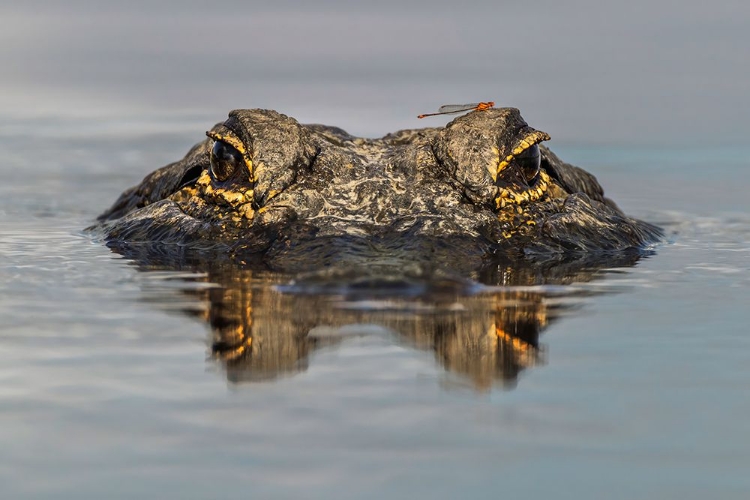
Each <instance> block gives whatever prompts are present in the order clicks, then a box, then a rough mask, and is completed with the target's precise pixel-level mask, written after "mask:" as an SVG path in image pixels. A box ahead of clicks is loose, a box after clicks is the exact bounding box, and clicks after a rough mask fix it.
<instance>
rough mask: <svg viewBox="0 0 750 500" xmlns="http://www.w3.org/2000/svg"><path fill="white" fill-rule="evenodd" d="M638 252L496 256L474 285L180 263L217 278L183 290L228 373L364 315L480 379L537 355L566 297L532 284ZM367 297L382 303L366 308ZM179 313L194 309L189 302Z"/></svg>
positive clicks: (269, 365)
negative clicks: (198, 307) (298, 275)
mask: <svg viewBox="0 0 750 500" xmlns="http://www.w3.org/2000/svg"><path fill="white" fill-rule="evenodd" d="M131 256H133V255H131ZM637 259H638V256H637V254H634V253H626V254H620V255H619V256H617V257H612V256H610V257H609V258H607V259H604V260H603V259H600V258H599V259H594V260H591V259H589V260H586V261H583V260H578V261H572V262H559V261H557V262H554V263H552V262H550V263H547V264H542V263H539V262H537V263H534V264H528V263H527V264H525V265H519V263H518V262H514V263H513V262H506V263H498V265H496V266H493V267H492V268H491V269H488V270H486V271H484V272H483V273H482V277H481V278H482V280H483V281H484V282H485V283H495V284H501V285H502V286H499V287H498V286H490V287H485V288H481V289H480V291H479V293H477V290H476V289H474V288H472V289H467V288H466V286H467V285H468V286H470V287H476V284H475V283H473V282H472V283H467V282H464V281H459V280H450V279H445V278H442V279H440V278H435V279H431V280H429V281H421V280H416V281H415V280H411V279H403V280H401V281H399V280H397V279H393V280H392V281H391V282H390V283H389V286H387V287H386V286H384V285H386V284H385V283H384V282H383V281H382V280H380V279H375V280H373V279H365V280H362V281H359V282H356V283H351V282H331V281H330V280H327V279H324V280H322V281H321V280H320V277H319V276H313V277H312V278H311V280H308V281H302V282H299V281H298V282H296V283H295V284H293V285H290V286H286V285H285V286H282V287H271V286H269V282H274V281H276V280H277V279H278V277H276V278H274V277H273V276H268V275H263V274H262V273H261V274H259V273H258V272H257V271H252V270H248V269H242V268H239V267H237V266H234V265H231V264H228V263H226V262H224V263H219V264H217V263H215V262H214V263H207V262H203V263H201V264H184V265H183V266H181V267H180V268H181V270H191V271H201V272H205V273H206V274H205V278H202V279H205V280H207V281H210V282H212V283H215V284H218V285H219V287H211V288H201V289H199V291H195V287H194V286H186V288H187V289H188V290H189V291H186V292H185V293H189V294H190V295H191V296H195V297H197V298H198V299H199V300H200V301H201V302H203V303H204V304H205V305H206V307H205V309H203V311H204V312H203V313H201V314H200V317H201V318H202V319H203V320H204V321H206V322H207V323H208V324H209V325H210V329H211V333H210V338H211V340H210V345H211V351H212V354H213V357H214V358H215V359H217V360H219V361H220V362H221V363H222V364H223V365H224V367H225V370H226V374H227V378H228V379H229V380H230V381H232V382H243V381H260V380H270V379H274V378H276V377H279V376H283V375H291V374H294V373H297V372H299V371H304V370H305V369H306V368H307V365H308V360H309V355H310V354H311V353H312V352H313V351H314V350H315V349H318V348H319V347H321V346H325V345H331V344H334V343H337V342H340V341H341V340H342V338H345V334H341V330H340V329H341V328H342V327H343V328H344V329H345V330H348V331H349V332H355V333H356V332H367V330H368V327H365V326H364V325H378V326H379V327H380V328H381V331H388V332H390V334H391V336H392V338H393V339H395V341H397V342H399V343H401V344H405V345H409V346H413V347H415V348H418V349H424V350H431V351H434V353H435V357H436V359H437V361H438V362H439V363H440V364H441V365H442V366H443V367H444V368H445V369H447V370H448V371H449V372H451V373H454V374H456V375H459V376H461V377H465V378H468V379H469V380H470V381H471V384H472V385H473V386H474V387H475V388H477V389H486V388H489V387H490V386H491V385H492V384H493V382H494V381H496V380H501V381H503V382H504V383H505V384H506V385H513V384H514V383H515V381H516V377H517V375H518V374H519V372H520V371H521V370H523V369H524V368H527V367H529V366H532V365H534V364H536V363H537V362H538V361H539V360H540V344H539V335H540V333H541V332H542V331H543V330H544V329H545V328H546V327H547V326H548V325H549V323H550V322H551V321H553V320H554V319H555V318H556V317H557V316H558V315H559V314H560V312H561V308H563V307H569V306H570V305H571V303H570V302H568V305H567V306H562V305H560V302H559V300H555V301H554V305H553V304H551V303H550V301H549V300H548V296H549V293H550V288H549V287H541V288H537V287H534V285H555V284H568V283H571V282H583V281H588V280H591V279H593V278H595V277H596V274H597V272H598V269H601V268H604V267H613V266H626V265H632V264H634V263H635V261H636V260H637ZM170 267H172V266H170ZM146 269H154V262H153V261H149V263H148V266H147V268H146ZM420 287H421V288H420ZM385 288H387V290H386V289H385ZM169 289H170V290H174V288H173V286H170V288H169ZM415 290H418V291H419V294H418V296H416V297H414V296H412V295H413V292H414V291H415ZM568 290H571V289H568ZM554 293H555V296H556V297H558V296H559V294H560V293H565V292H560V291H559V287H556V288H555V291H554ZM568 293H569V292H568ZM373 300H374V301H375V302H374V303H375V304H380V305H384V306H385V307H384V308H383V309H377V308H372V307H371V306H372V304H373V302H372V301H373ZM361 301H367V302H364V304H366V305H367V306H368V307H362V308H359V307H357V304H358V303H363V302H361ZM169 303H170V304H171V303H172V301H169ZM186 313H188V314H191V315H192V314H195V307H194V306H191V307H190V308H189V309H188V310H186ZM370 328H371V327H370ZM331 332H333V334H332V333H331ZM335 332H338V333H339V334H338V335H337V334H336V333H335Z"/></svg>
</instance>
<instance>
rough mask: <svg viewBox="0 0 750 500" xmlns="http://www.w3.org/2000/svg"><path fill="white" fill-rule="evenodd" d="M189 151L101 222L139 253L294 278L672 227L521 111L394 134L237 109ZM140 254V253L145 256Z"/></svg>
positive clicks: (601, 246)
mask: <svg viewBox="0 0 750 500" xmlns="http://www.w3.org/2000/svg"><path fill="white" fill-rule="evenodd" d="M207 135H208V139H206V140H204V141H203V142H201V143H199V144H197V145H196V146H195V147H193V149H191V150H190V152H189V153H188V154H187V155H186V156H185V158H183V159H182V160H180V161H178V162H175V163H172V164H170V165H167V166H165V167H163V168H161V169H158V170H156V171H155V172H153V173H151V174H149V175H148V176H147V177H146V178H145V179H144V180H143V181H142V182H141V184H139V185H138V186H135V187H133V188H131V189H129V190H127V191H125V192H124V193H123V194H122V195H121V196H120V198H119V199H118V200H117V201H116V202H115V204H114V205H113V206H112V207H111V208H110V209H109V210H107V211H106V212H105V213H103V214H102V215H101V216H100V217H99V221H100V222H99V224H98V225H97V226H96V227H95V228H94V229H95V230H96V231H98V232H99V233H100V234H102V235H103V237H104V238H105V239H106V240H107V241H108V242H109V243H110V244H111V245H112V246H114V247H116V248H120V249H122V248H127V249H129V251H130V252H141V254H142V252H144V251H151V250H154V249H157V248H158V251H159V252H161V253H164V252H176V253H181V252H185V251H188V250H191V251H192V250H195V251H210V252H212V253H213V254H215V255H221V256H225V257H226V258H228V259H230V260H233V261H236V262H241V263H256V264H257V263H262V264H263V265H264V266H267V267H270V268H273V269H279V270H287V271H295V272H296V271H311V270H316V269H321V268H328V267H330V266H332V265H339V263H341V262H346V263H347V265H349V266H354V267H367V268H368V269H370V270H371V271H372V270H373V269H375V270H377V269H378V267H379V266H383V267H387V268H391V269H392V268H394V266H395V267H404V266H409V265H416V266H418V267H419V266H421V267H425V266H428V267H438V268H440V267H445V268H450V269H452V270H456V271H459V272H462V271H466V270H471V269H476V268H477V267H480V266H482V265H483V263H484V262H486V261H488V260H491V259H493V258H497V257H498V256H502V258H504V259H507V258H514V259H535V258H550V257H554V256H565V258H569V257H570V256H572V255H577V254H589V255H590V254H594V253H602V254H605V253H610V254H611V253H619V252H631V251H636V252H637V251H641V250H643V249H644V248H646V247H648V246H649V245H651V244H653V243H654V242H657V241H659V240H660V239H661V237H662V233H661V231H660V230H659V228H657V227H655V226H653V225H651V224H648V223H645V222H642V221H639V220H636V219H633V218H630V217H627V216H626V215H624V214H623V213H622V212H621V211H620V210H619V209H618V208H617V206H616V205H615V204H614V203H613V202H612V201H611V200H609V199H607V198H605V197H604V193H603V190H602V188H601V186H600V185H599V183H598V182H597V181H596V179H595V178H594V177H593V176H592V175H591V174H589V173H587V172H585V171H584V170H582V169H580V168H578V167H574V166H572V165H569V164H567V163H564V162H563V161H561V160H560V159H559V158H557V156H555V155H554V154H553V153H552V152H551V151H549V149H547V148H546V147H544V146H540V143H541V142H543V141H546V140H549V136H548V135H547V134H546V133H544V132H541V131H538V130H535V129H533V128H531V127H529V126H528V125H527V124H526V122H525V121H524V120H523V118H521V115H520V113H519V111H518V110H517V109H514V108H501V109H489V110H486V111H475V112H472V113H469V114H467V115H465V116H461V117H459V118H457V119H455V120H453V121H452V122H450V123H449V124H448V125H446V126H445V127H439V128H425V129H415V130H402V131H399V132H396V133H393V134H389V135H386V136H384V137H382V138H379V139H363V138H358V137H353V136H350V135H349V134H347V133H346V132H344V131H343V130H341V129H338V128H335V127H326V126H322V125H301V124H299V123H298V122H297V121H296V120H294V119H293V118H290V117H287V116H285V115H282V114H279V113H277V112H275V111H269V110H258V109H252V110H236V111H232V112H231V113H230V114H229V119H228V120H226V121H225V122H224V123H222V124H219V125H216V126H215V127H214V128H213V129H212V130H211V131H209V132H207ZM134 249H136V250H134Z"/></svg>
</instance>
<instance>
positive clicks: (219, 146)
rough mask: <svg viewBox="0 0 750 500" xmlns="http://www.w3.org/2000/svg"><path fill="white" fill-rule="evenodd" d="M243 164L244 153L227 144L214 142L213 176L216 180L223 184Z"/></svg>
mask: <svg viewBox="0 0 750 500" xmlns="http://www.w3.org/2000/svg"><path fill="white" fill-rule="evenodd" d="M242 163H243V159H242V153H240V152H239V151H237V150H236V149H235V148H234V147H232V146H230V145H229V144H227V143H226V142H222V141H216V142H214V147H213V149H212V150H211V176H212V177H213V178H214V179H215V180H217V181H219V182H223V181H225V180H227V179H229V177H230V176H231V175H232V174H233V173H234V172H235V171H236V170H237V169H238V168H240V166H241V165H242Z"/></svg>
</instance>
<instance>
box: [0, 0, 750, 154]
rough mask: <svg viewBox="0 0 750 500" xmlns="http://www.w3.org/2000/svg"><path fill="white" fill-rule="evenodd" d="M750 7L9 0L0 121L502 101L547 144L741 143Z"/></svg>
mask: <svg viewBox="0 0 750 500" xmlns="http://www.w3.org/2000/svg"><path fill="white" fill-rule="evenodd" d="M748 12H750V3H748V2H746V1H740V0H719V1H713V2H703V1H700V2H699V1H694V0H687V1H667V0H660V1H649V0H631V1H628V2H600V1H585V0H574V1H567V2H562V1H559V0H558V1H552V0H536V1H533V2H513V1H484V2H467V1H461V0H454V1H453V2H448V1H444V0H440V1H429V2H428V1H421V2H408V1H394V0H379V1H377V2H375V1H373V2H368V3H356V2H347V1H337V0H321V1H316V2H290V1H275V2H265V3H261V2H240V1H235V2H205V1H201V2H196V1H179V2H178V1H163V2H158V3H157V2H153V1H139V0H135V1H129V2H100V1H82V0H78V1H67V2H53V1H50V0H48V1H37V2H12V3H11V2H5V4H4V5H2V6H1V7H0V68H2V70H0V71H1V75H2V77H1V78H0V121H1V122H2V126H3V127H6V128H7V127H13V126H14V124H18V123H22V122H23V121H24V120H29V119H34V120H36V119H39V118H50V119H56V118H64V119H67V120H70V119H78V118H80V119H81V120H83V121H85V122H86V123H89V124H90V123H92V120H97V119H100V118H101V119H102V120H103V121H104V120H106V121H107V122H108V123H111V121H112V120H113V119H115V120H122V121H123V123H128V122H134V123H148V122H149V121H150V120H153V121H155V122H158V121H160V120H167V119H169V120H178V122H179V121H180V120H184V123H191V124H192V123H201V124H202V125H201V126H208V125H210V124H212V123H214V122H216V121H220V120H222V119H223V117H225V116H226V113H227V111H229V110H230V109H233V108H240V107H269V108H274V109H277V110H279V111H282V112H284V113H287V114H290V115H292V116H294V117H296V118H298V119H299V120H300V121H302V122H322V123H328V124H335V125H339V126H341V127H343V128H345V129H347V130H348V131H349V132H351V133H355V134H360V135H366V136H378V135H382V134H385V133H387V132H389V131H392V130H395V129H399V128H410V127H417V126H425V125H438V124H442V123H444V122H445V121H446V120H445V119H442V118H436V119H431V121H427V120H425V121H419V120H416V119H415V115H417V114H418V113H425V112H429V111H433V110H435V109H436V108H437V107H438V106H440V105H441V104H447V103H460V102H472V101H482V100H494V101H496V102H497V104H498V105H503V106H504V105H509V106H517V107H519V108H521V110H522V112H523V115H524V116H525V118H526V119H527V121H529V123H531V124H532V125H534V126H536V127H538V128H540V129H542V130H545V131H548V132H549V133H550V134H552V137H553V140H555V141H562V142H567V143H585V144H603V145H622V144H641V145H680V144H699V145H700V146H702V147H705V146H712V145H726V144H736V143H739V142H745V141H746V136H747V134H746V131H747V129H748V126H747V118H748V115H749V114H750V113H749V112H750V105H749V104H748V98H747V92H748V89H749V88H750V84H749V83H750V82H749V81H748V80H749V78H748V76H749V75H750V67H749V65H748V48H750V30H748V20H749V19H750V18H749V16H748ZM204 122H205V123H204ZM67 123H69V122H67ZM191 126H192V125H191Z"/></svg>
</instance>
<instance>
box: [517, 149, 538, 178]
mask: <svg viewBox="0 0 750 500" xmlns="http://www.w3.org/2000/svg"><path fill="white" fill-rule="evenodd" d="M515 161H516V164H517V165H518V166H519V167H521V171H522V172H523V176H524V178H525V179H526V181H527V182H531V181H533V180H534V179H535V178H536V176H537V175H539V167H540V166H541V165H542V156H541V155H540V154H539V146H538V145H536V144H534V145H533V146H531V147H530V148H528V149H527V150H525V151H524V152H523V153H521V154H519V155H518V156H516V158H515Z"/></svg>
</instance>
